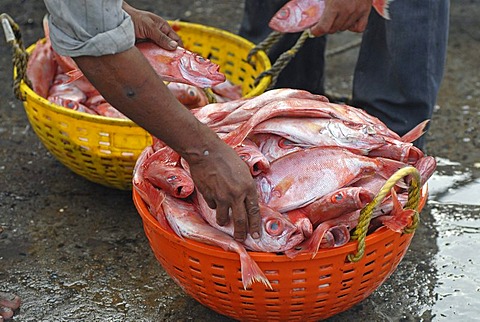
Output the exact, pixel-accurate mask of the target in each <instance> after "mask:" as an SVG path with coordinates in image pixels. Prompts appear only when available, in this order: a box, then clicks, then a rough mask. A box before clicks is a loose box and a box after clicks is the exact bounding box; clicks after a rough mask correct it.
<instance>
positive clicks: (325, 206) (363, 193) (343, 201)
mask: <svg viewBox="0 0 480 322" xmlns="http://www.w3.org/2000/svg"><path fill="white" fill-rule="evenodd" d="M373 198H375V195H374V194H373V193H371V192H370V191H368V190H367V189H364V188H362V187H351V186H350V187H344V188H340V189H338V190H336V191H333V192H332V193H329V194H326V195H325V196H323V197H321V198H320V199H317V200H315V201H314V202H313V203H311V204H309V205H308V206H306V207H303V208H300V209H298V210H301V211H302V212H303V213H305V214H306V216H307V217H308V218H309V219H310V221H311V222H312V224H313V226H317V225H318V224H320V223H322V222H324V221H327V220H330V219H333V218H336V217H339V216H341V215H343V214H346V213H349V212H352V211H355V210H358V209H362V208H363V207H365V206H366V205H367V204H368V203H369V202H371V201H372V200H373Z"/></svg>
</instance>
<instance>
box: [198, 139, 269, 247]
mask: <svg viewBox="0 0 480 322" xmlns="http://www.w3.org/2000/svg"><path fill="white" fill-rule="evenodd" d="M219 142H220V141H219ZM195 159H197V158H195ZM198 161H199V162H196V161H191V160H190V161H189V167H190V173H191V175H192V178H193V180H194V182H195V185H196V186H197V188H198V189H199V191H200V192H201V193H202V195H203V197H204V199H205V201H206V202H207V204H208V206H209V207H210V208H212V209H216V215H217V223H218V224H219V225H220V226H225V225H226V224H228V223H229V221H230V220H233V226H234V238H235V239H236V240H237V241H243V240H245V238H246V235H247V232H248V233H250V235H251V236H252V237H253V238H259V237H260V235H261V229H260V225H261V220H260V210H259V206H258V196H257V190H256V185H255V182H254V180H253V178H252V176H251V174H250V170H249V169H248V166H247V165H246V164H245V162H244V161H242V160H241V159H240V157H239V156H238V155H237V153H236V152H235V151H234V150H233V149H232V148H231V147H230V146H228V145H227V144H224V143H223V142H221V143H220V144H216V145H215V148H214V149H210V150H208V155H204V156H203V157H201V158H199V160H198ZM230 210H231V217H232V218H231V219H230Z"/></svg>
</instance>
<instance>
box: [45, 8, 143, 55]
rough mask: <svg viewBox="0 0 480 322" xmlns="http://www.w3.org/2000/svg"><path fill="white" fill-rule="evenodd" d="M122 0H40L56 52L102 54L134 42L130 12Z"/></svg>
mask: <svg viewBox="0 0 480 322" xmlns="http://www.w3.org/2000/svg"><path fill="white" fill-rule="evenodd" d="M122 2H123V1H122V0H44V3H45V6H46V7H47V10H48V12H49V29H50V40H51V42H52V47H53V49H54V50H55V51H56V52H57V53H58V54H60V55H63V56H70V57H77V56H102V55H108V54H116V53H119V52H122V51H125V50H127V49H129V48H131V47H132V46H134V44H135V31H134V27H133V22H132V20H131V18H130V16H129V15H128V14H127V13H126V12H125V11H123V9H122Z"/></svg>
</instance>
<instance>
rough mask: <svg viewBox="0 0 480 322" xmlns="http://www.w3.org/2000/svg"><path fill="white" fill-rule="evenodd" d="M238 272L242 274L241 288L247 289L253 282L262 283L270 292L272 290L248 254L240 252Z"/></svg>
mask: <svg viewBox="0 0 480 322" xmlns="http://www.w3.org/2000/svg"><path fill="white" fill-rule="evenodd" d="M239 255H240V270H241V273H242V283H243V288H244V289H247V288H248V287H250V286H251V285H252V284H253V283H254V282H260V283H263V285H265V286H266V287H268V288H269V289H270V290H273V287H272V285H271V284H270V281H269V280H268V278H267V277H266V276H265V274H263V271H262V270H261V269H260V267H259V266H258V264H257V263H256V262H255V261H254V260H253V259H252V258H251V257H250V256H249V255H248V253H247V252H246V251H245V252H240V253H239Z"/></svg>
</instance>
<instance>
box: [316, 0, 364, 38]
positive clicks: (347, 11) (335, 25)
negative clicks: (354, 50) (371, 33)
mask: <svg viewBox="0 0 480 322" xmlns="http://www.w3.org/2000/svg"><path fill="white" fill-rule="evenodd" d="M371 9H372V0H355V1H352V0H325V9H324V13H323V15H322V17H321V19H320V21H319V22H318V23H316V24H315V25H313V26H312V27H311V28H310V32H311V33H312V35H314V36H322V35H325V34H332V33H335V32H338V31H345V30H350V31H353V32H363V31H364V30H365V28H366V26H367V22H368V16H369V14H370V10H371Z"/></svg>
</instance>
